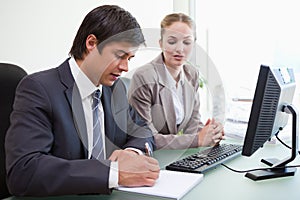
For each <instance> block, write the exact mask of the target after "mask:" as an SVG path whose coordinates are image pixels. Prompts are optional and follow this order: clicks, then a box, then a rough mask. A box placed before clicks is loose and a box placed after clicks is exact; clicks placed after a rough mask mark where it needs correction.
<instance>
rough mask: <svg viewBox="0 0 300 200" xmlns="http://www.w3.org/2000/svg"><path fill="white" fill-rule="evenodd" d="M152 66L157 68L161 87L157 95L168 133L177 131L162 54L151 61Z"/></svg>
mask: <svg viewBox="0 0 300 200" xmlns="http://www.w3.org/2000/svg"><path fill="white" fill-rule="evenodd" d="M153 62H154V63H153V64H154V67H155V69H156V70H157V75H158V82H159V84H160V85H162V86H163V87H162V89H161V90H160V91H159V96H160V100H161V104H162V109H163V112H164V115H165V120H166V123H167V126H168V129H169V131H170V133H177V132H178V131H177V125H176V115H175V111H174V103H173V101H172V98H171V96H172V91H171V86H170V85H169V83H168V82H167V81H166V80H167V74H166V71H165V70H164V65H163V61H162V56H159V57H158V58H157V59H156V60H154V61H153Z"/></svg>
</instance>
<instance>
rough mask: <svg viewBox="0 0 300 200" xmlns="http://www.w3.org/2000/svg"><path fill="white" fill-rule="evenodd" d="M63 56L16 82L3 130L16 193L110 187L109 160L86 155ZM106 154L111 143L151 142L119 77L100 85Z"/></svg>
mask: <svg viewBox="0 0 300 200" xmlns="http://www.w3.org/2000/svg"><path fill="white" fill-rule="evenodd" d="M74 83H75V82H74V78H73V76H72V74H71V71H70V66H69V64H68V60H67V61H65V62H64V63H63V64H62V65H60V66H59V67H57V68H54V69H50V70H46V71H43V72H38V73H35V74H32V75H29V76H27V77H25V78H24V79H23V80H22V81H21V83H20V84H19V86H18V88H17V91H16V97H15V102H14V108H13V112H12V114H11V126H10V128H9V130H8V132H7V136H6V143H5V149H6V169H7V184H8V188H9V190H10V192H11V193H12V194H13V195H16V196H23V195H29V196H51V195H68V194H84V193H89V194H90V193H102V194H107V193H110V192H111V190H110V189H109V188H108V177H109V169H110V161H109V160H104V161H102V162H100V161H98V160H95V159H88V158H87V155H88V153H87V149H86V144H87V135H86V125H85V119H84V114H83V108H82V103H81V98H80V97H79V96H78V94H79V93H78V89H77V86H76V85H75V84H74ZM101 101H102V104H103V108H104V115H105V117H104V118H105V134H106V140H105V144H106V153H107V157H109V155H110V154H111V153H112V151H113V150H115V149H119V148H121V149H124V148H126V147H133V148H137V149H140V150H142V151H144V148H145V142H149V143H150V144H151V145H152V146H153V147H154V144H153V137H152V133H151V131H150V129H148V128H147V126H146V125H145V123H144V121H142V120H141V119H140V118H139V116H138V115H137V113H136V112H135V111H134V110H133V109H132V108H131V107H130V106H129V105H128V101H127V89H126V87H125V85H124V83H123V82H122V81H121V80H118V81H116V82H115V84H114V85H113V86H112V87H106V86H103V94H102V97H101Z"/></svg>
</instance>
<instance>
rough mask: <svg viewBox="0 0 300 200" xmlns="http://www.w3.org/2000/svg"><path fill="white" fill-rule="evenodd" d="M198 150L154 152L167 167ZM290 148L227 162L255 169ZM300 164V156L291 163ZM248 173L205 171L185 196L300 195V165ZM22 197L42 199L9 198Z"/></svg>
mask: <svg viewBox="0 0 300 200" xmlns="http://www.w3.org/2000/svg"><path fill="white" fill-rule="evenodd" d="M196 151H198V149H189V150H185V151H184V150H159V151H156V152H154V157H155V158H157V159H158V160H159V162H160V166H161V167H162V168H164V166H166V165H167V164H169V163H170V162H172V161H173V160H175V159H179V157H180V156H185V155H188V154H192V153H195V152H196ZM289 151H290V150H288V149H287V148H285V147H283V146H282V145H279V144H267V145H265V147H264V148H263V149H259V150H258V151H257V152H256V153H255V154H254V155H253V156H251V157H244V156H240V157H238V158H236V159H234V160H231V161H229V162H227V163H226V165H228V166H230V167H232V168H234V169H239V170H246V169H252V168H257V167H265V165H263V164H262V163H260V160H261V158H270V157H274V156H275V157H276V158H280V159H282V158H285V157H287V156H289V153H290V152H289ZM291 164H295V165H296V164H297V165H298V164H300V156H297V158H296V159H295V160H294V161H293V162H292V163H291ZM244 175H245V174H240V173H235V172H232V171H230V170H228V169H226V168H225V167H223V166H218V167H217V168H216V169H213V170H211V171H209V172H207V173H205V174H204V180H203V181H202V182H201V183H200V184H199V185H197V186H196V187H195V188H193V189H192V190H191V191H190V192H189V193H187V194H186V195H185V196H184V197H183V198H182V200H185V199H186V200H187V199H189V200H192V199H214V200H218V199H231V200H241V199H243V200H248V199H249V200H250V199H251V200H253V199H257V200H260V199H263V200H265V199H266V200H267V199H270V200H282V199H285V198H287V199H289V200H293V199H297V200H298V199H300V192H299V187H300V169H298V170H297V172H296V174H295V176H292V177H284V178H276V179H269V180H263V181H258V182H255V181H252V180H250V179H248V178H246V177H244ZM178 184H180V183H178ZM18 199H24V200H25V199H27V200H29V199H30V200H31V199H39V198H17V197H10V198H7V200H18ZM43 199H45V200H46V199H47V200H58V199H72V200H73V199H75V200H76V199H89V200H96V199H97V200H134V199H138V200H143V199H165V198H158V197H152V196H145V195H140V194H132V193H126V192H121V191H113V193H112V194H111V195H88V196H83V195H78V196H61V197H49V198H43Z"/></svg>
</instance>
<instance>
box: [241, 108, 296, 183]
mask: <svg viewBox="0 0 300 200" xmlns="http://www.w3.org/2000/svg"><path fill="white" fill-rule="evenodd" d="M283 112H286V113H288V114H292V116H293V122H292V152H291V157H289V158H287V159H284V160H278V159H274V158H273V159H262V160H261V162H263V163H265V164H267V165H269V166H272V168H269V169H265V170H256V171H253V172H248V173H246V175H245V176H246V177H248V178H250V179H252V180H254V181H259V180H265V179H270V178H279V177H285V176H294V174H295V172H296V170H297V169H296V168H293V167H286V164H288V163H289V162H291V161H293V160H294V159H295V158H296V156H297V150H298V135H299V132H298V130H299V120H298V112H297V109H296V108H295V107H294V106H293V105H286V106H284V108H283Z"/></svg>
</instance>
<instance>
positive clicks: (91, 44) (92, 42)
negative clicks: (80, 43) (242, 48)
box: [85, 34, 98, 53]
mask: <svg viewBox="0 0 300 200" xmlns="http://www.w3.org/2000/svg"><path fill="white" fill-rule="evenodd" d="M85 45H86V49H87V51H88V53H89V52H91V51H92V50H93V49H94V48H95V47H97V45H98V40H97V38H96V36H95V35H94V34H90V35H88V37H87V38H86V41H85Z"/></svg>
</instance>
